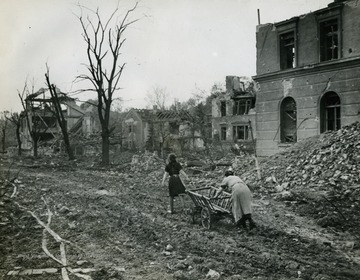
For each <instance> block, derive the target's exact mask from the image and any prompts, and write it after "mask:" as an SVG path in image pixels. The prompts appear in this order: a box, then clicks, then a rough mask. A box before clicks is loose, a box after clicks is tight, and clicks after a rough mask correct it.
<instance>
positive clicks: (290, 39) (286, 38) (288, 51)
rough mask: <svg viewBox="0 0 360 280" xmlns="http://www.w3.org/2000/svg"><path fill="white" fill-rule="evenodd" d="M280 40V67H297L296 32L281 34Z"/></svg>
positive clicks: (282, 68)
mask: <svg viewBox="0 0 360 280" xmlns="http://www.w3.org/2000/svg"><path fill="white" fill-rule="evenodd" d="M279 41H280V69H281V70H284V69H289V68H295V66H296V65H295V36H294V32H293V31H291V32H287V33H284V34H281V35H280V37H279Z"/></svg>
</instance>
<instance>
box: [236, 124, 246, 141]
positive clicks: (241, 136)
mask: <svg viewBox="0 0 360 280" xmlns="http://www.w3.org/2000/svg"><path fill="white" fill-rule="evenodd" d="M233 137H234V140H248V139H249V126H248V125H235V126H233Z"/></svg>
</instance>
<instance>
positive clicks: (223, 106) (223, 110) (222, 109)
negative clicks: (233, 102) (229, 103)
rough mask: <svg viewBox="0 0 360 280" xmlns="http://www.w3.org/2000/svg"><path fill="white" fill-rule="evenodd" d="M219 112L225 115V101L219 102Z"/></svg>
mask: <svg viewBox="0 0 360 280" xmlns="http://www.w3.org/2000/svg"><path fill="white" fill-rule="evenodd" d="M220 114H221V116H222V117H225V116H226V101H221V102H220Z"/></svg>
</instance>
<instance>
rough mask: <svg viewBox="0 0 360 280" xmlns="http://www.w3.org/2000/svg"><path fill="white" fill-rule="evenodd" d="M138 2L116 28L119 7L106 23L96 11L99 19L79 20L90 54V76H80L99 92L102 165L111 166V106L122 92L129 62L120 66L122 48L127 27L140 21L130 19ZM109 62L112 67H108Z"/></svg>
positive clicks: (98, 107) (96, 16) (98, 108)
mask: <svg viewBox="0 0 360 280" xmlns="http://www.w3.org/2000/svg"><path fill="white" fill-rule="evenodd" d="M137 5H138V3H136V4H135V5H134V7H133V8H132V9H130V10H127V12H126V13H125V15H124V16H123V17H122V19H121V20H120V21H118V22H116V23H115V26H114V27H113V28H112V27H110V24H111V23H112V22H113V20H114V17H115V15H116V14H117V12H118V8H117V9H115V11H114V12H113V13H112V14H111V16H110V17H109V19H108V20H106V21H104V20H103V19H102V18H101V16H100V13H99V9H97V10H96V11H93V12H92V13H93V15H94V16H95V19H94V20H92V19H91V18H90V16H87V17H86V18H83V16H80V17H79V21H80V24H81V27H82V31H83V38H84V40H85V42H86V46H87V49H86V52H87V58H88V65H87V70H88V72H89V74H84V75H80V76H78V77H77V78H78V79H80V80H85V81H89V82H90V83H91V84H92V86H93V87H94V88H92V89H90V90H91V91H95V92H96V93H97V99H98V104H97V111H98V115H99V121H100V125H101V138H102V161H101V162H102V164H103V165H108V164H109V163H110V155H109V150H110V139H109V137H110V134H111V129H110V127H109V124H110V112H111V103H112V102H113V94H114V92H115V91H116V90H118V89H119V81H120V77H121V75H122V72H123V70H124V67H125V63H122V64H121V63H120V62H119V58H120V56H121V50H122V47H123V45H124V43H125V41H126V38H125V37H124V36H125V35H124V33H125V31H126V30H127V28H128V27H129V26H130V25H131V24H133V23H135V22H136V21H138V19H136V20H130V19H129V17H130V15H131V13H132V12H133V11H134V10H135V9H136V7H137ZM106 62H109V64H110V66H107V65H108V64H107V63H106Z"/></svg>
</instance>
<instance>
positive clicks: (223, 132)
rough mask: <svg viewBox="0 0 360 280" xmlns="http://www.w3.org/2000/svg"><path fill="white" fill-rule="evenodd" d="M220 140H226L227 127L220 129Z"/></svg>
mask: <svg viewBox="0 0 360 280" xmlns="http://www.w3.org/2000/svg"><path fill="white" fill-rule="evenodd" d="M220 140H222V141H225V140H226V126H222V127H221V128H220Z"/></svg>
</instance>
